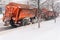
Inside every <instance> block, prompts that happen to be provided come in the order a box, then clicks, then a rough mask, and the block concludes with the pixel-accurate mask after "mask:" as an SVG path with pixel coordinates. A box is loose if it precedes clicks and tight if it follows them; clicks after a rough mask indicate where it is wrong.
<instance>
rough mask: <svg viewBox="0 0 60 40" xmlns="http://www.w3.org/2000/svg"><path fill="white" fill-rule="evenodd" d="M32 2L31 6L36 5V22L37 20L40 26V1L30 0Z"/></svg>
mask: <svg viewBox="0 0 60 40" xmlns="http://www.w3.org/2000/svg"><path fill="white" fill-rule="evenodd" d="M30 1H31V2H32V4H31V6H33V7H36V8H37V9H38V11H37V19H38V20H37V22H38V28H40V19H41V18H40V15H39V14H40V13H41V9H40V1H41V0H30Z"/></svg>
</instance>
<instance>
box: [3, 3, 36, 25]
mask: <svg viewBox="0 0 60 40" xmlns="http://www.w3.org/2000/svg"><path fill="white" fill-rule="evenodd" d="M35 13H36V10H35V9H30V6H28V5H24V4H17V3H9V4H8V5H6V8H5V13H4V15H3V21H5V23H7V22H6V21H9V24H10V25H11V26H16V25H15V24H18V23H19V25H21V24H22V25H23V22H24V21H25V20H26V19H27V18H28V19H30V21H29V22H32V19H34V18H35ZM24 19H25V20H24ZM23 20H24V21H23Z"/></svg>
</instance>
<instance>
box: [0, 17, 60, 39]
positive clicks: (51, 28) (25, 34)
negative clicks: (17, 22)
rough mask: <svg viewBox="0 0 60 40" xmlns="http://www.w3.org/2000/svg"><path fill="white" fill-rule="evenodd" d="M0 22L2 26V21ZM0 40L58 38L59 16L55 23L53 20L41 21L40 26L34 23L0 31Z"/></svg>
mask: <svg viewBox="0 0 60 40" xmlns="http://www.w3.org/2000/svg"><path fill="white" fill-rule="evenodd" d="M0 17H1V16H0ZM0 23H1V25H2V26H3V24H2V21H1V22H0ZM1 25H0V27H1ZM3 27H4V26H3ZM0 40H60V17H58V18H57V19H56V23H54V20H50V21H43V22H41V25H40V28H38V24H37V23H36V24H31V25H27V26H22V27H18V28H14V29H10V30H6V31H1V32H0Z"/></svg>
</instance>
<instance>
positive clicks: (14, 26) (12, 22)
mask: <svg viewBox="0 0 60 40" xmlns="http://www.w3.org/2000/svg"><path fill="white" fill-rule="evenodd" d="M10 25H11V27H13V28H16V27H17V26H16V25H15V23H14V21H13V20H12V19H11V20H10Z"/></svg>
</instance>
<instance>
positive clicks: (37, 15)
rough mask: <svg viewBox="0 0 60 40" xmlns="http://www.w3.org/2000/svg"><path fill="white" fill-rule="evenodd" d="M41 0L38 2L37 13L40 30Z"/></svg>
mask: <svg viewBox="0 0 60 40" xmlns="http://www.w3.org/2000/svg"><path fill="white" fill-rule="evenodd" d="M39 14H40V0H38V12H37V19H38V28H40V15H39Z"/></svg>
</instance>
